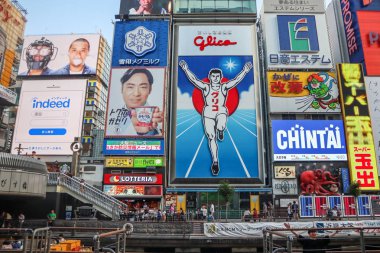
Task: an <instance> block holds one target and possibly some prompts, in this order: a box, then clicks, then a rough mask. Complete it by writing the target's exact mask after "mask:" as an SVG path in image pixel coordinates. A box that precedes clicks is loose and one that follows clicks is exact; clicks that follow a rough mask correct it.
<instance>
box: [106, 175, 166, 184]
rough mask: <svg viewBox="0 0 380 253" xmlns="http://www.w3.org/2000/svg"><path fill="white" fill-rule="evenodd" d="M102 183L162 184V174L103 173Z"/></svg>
mask: <svg viewBox="0 0 380 253" xmlns="http://www.w3.org/2000/svg"><path fill="white" fill-rule="evenodd" d="M104 184H162V174H154V175H148V174H104Z"/></svg>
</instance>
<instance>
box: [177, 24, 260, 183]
mask: <svg viewBox="0 0 380 253" xmlns="http://www.w3.org/2000/svg"><path fill="white" fill-rule="evenodd" d="M177 28H178V34H179V35H178V41H177V42H178V43H177V50H178V51H177V53H178V62H177V64H178V65H177V71H176V72H178V79H177V87H176V88H177V89H176V95H177V99H176V101H177V104H176V111H174V112H173V114H175V120H173V122H175V123H174V124H175V127H174V129H175V136H173V140H175V141H174V143H173V145H174V148H171V150H175V155H173V154H172V160H171V161H172V162H174V163H175V171H172V172H171V178H172V180H174V181H173V182H174V183H175V182H194V183H198V184H199V183H202V182H208V183H210V182H211V183H218V182H219V181H220V179H221V178H229V180H230V179H231V180H230V182H233V180H234V179H236V182H237V183H247V182H253V180H256V181H257V182H259V180H258V179H259V178H260V170H259V155H258V153H259V151H258V134H257V127H256V125H257V115H256V99H255V89H256V85H255V83H254V71H253V66H254V64H255V61H256V60H257V59H256V58H253V57H252V55H255V53H254V52H255V50H254V48H255V47H254V43H255V41H254V40H253V38H254V27H253V26H223V25H216V26H205V25H201V26H178V27H177ZM189 179H197V180H193V181H191V180H189ZM200 179H204V180H203V181H202V180H200ZM243 179H247V180H251V181H244V180H243Z"/></svg>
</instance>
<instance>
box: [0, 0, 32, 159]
mask: <svg viewBox="0 0 380 253" xmlns="http://www.w3.org/2000/svg"><path fill="white" fill-rule="evenodd" d="M0 8H1V10H2V11H1V12H0V19H1V23H0V115H1V122H0V150H1V151H3V152H10V149H11V143H12V137H13V131H14V123H15V115H16V114H15V110H14V108H13V107H12V106H14V105H16V104H17V93H19V92H20V90H19V89H17V88H15V84H16V76H17V71H18V68H19V65H20V59H21V51H22V44H23V40H24V30H25V24H26V10H25V9H24V8H23V7H22V6H21V5H20V4H19V3H18V2H17V1H9V0H4V1H1V2H0Z"/></svg>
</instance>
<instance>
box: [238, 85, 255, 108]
mask: <svg viewBox="0 0 380 253" xmlns="http://www.w3.org/2000/svg"><path fill="white" fill-rule="evenodd" d="M239 109H256V103H255V85H253V84H251V86H249V89H248V91H243V92H242V93H241V94H240V101H239Z"/></svg>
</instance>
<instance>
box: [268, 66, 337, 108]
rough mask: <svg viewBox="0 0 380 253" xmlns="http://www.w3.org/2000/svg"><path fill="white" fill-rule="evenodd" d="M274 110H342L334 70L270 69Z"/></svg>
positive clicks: (269, 76) (269, 84)
mask: <svg viewBox="0 0 380 253" xmlns="http://www.w3.org/2000/svg"><path fill="white" fill-rule="evenodd" d="M267 80H268V90H269V100H270V111H271V112H273V113H289V112H299V113H303V112H308V113H319V112H324V113H340V104H339V98H338V96H339V90H338V84H337V82H336V79H335V76H334V74H333V73H332V72H296V71H287V72H283V71H269V72H267Z"/></svg>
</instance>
